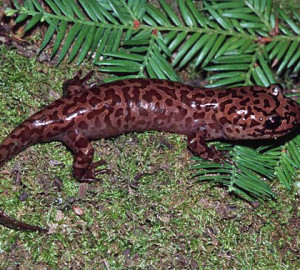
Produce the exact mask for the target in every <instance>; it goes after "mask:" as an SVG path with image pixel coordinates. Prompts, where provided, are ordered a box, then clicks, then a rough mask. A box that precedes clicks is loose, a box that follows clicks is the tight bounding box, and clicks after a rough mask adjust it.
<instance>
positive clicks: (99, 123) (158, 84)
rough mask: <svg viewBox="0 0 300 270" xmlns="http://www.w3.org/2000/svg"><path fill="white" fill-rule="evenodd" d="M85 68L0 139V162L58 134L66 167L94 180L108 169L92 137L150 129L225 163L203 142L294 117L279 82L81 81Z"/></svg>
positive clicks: (257, 133) (267, 132) (287, 125)
mask: <svg viewBox="0 0 300 270" xmlns="http://www.w3.org/2000/svg"><path fill="white" fill-rule="evenodd" d="M91 76H92V73H89V74H88V75H87V76H85V77H84V78H81V73H78V74H77V75H76V76H75V77H74V78H73V79H71V80H67V81H66V82H65V83H64V84H63V90H64V95H63V97H62V98H60V99H58V100H56V101H54V102H53V103H52V104H50V105H48V106H46V107H45V108H43V109H42V110H41V111H39V112H37V113H36V114H34V115H32V116H31V117H29V118H28V119H26V120H25V121H24V122H23V123H22V124H20V125H19V126H18V127H17V128H16V129H15V130H13V131H12V132H11V133H10V134H9V135H8V136H7V137H6V139H4V141H3V142H2V144H1V145H0V166H2V165H3V163H4V162H6V161H7V160H9V159H11V158H12V157H13V156H15V155H16V154H17V153H19V152H20V151H21V150H23V149H25V148H27V147H29V146H30V145H32V144H35V143H40V142H48V141H54V140H55V141H61V142H63V143H64V144H65V145H66V146H68V147H69V148H70V150H71V151H72V152H73V154H74V162H73V174H74V176H75V178H76V179H77V180H78V181H80V182H93V181H97V180H98V175H99V174H101V173H105V172H107V171H106V170H103V169H102V170H97V167H98V166H99V165H101V164H104V163H105V162H104V161H103V160H101V161H98V162H94V163H93V156H94V150H93V146H92V144H91V140H96V139H99V138H111V137H115V136H118V135H120V134H124V133H129V132H143V131H147V130H156V131H163V132H171V133H178V134H183V135H186V137H187V145H188V148H189V149H190V150H191V152H192V153H193V154H195V155H196V156H199V157H201V158H203V159H206V160H211V161H214V162H224V160H226V157H225V156H224V155H223V154H222V153H221V152H219V151H217V150H216V149H214V148H211V147H209V146H208V145H207V144H206V141H210V140H216V139H230V140H240V139H242V140H244V139H247V140H249V139H250V140H252V139H269V138H272V139H276V138H278V137H280V136H283V135H285V134H287V133H289V132H290V131H291V130H292V129H294V127H295V126H297V125H298V124H299V122H300V109H299V107H298V104H297V103H296V102H295V101H293V100H292V99H290V98H287V97H285V96H284V95H283V91H282V88H281V87H280V85H277V84H273V85H271V86H269V87H261V86H241V87H234V88H230V89H209V88H208V89H200V88H196V87H192V86H189V85H185V84H182V83H178V82H172V81H166V80H160V79H127V80H119V81H114V82H110V83H106V84H103V85H100V86H96V85H88V84H87V80H88V79H90V78H91ZM0 222H1V223H2V224H4V225H6V226H8V227H12V228H15V229H22V230H30V231H46V229H44V228H41V227H38V226H33V225H29V224H27V223H24V222H21V221H18V220H15V219H13V218H11V217H9V216H8V215H6V214H5V213H4V212H3V211H2V210H0Z"/></svg>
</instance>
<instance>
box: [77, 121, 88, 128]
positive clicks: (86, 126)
mask: <svg viewBox="0 0 300 270" xmlns="http://www.w3.org/2000/svg"><path fill="white" fill-rule="evenodd" d="M78 127H79V128H80V129H84V130H85V129H87V128H88V125H87V123H86V122H85V121H81V122H80V123H79V124H78Z"/></svg>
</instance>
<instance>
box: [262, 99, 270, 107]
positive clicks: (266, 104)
mask: <svg viewBox="0 0 300 270" xmlns="http://www.w3.org/2000/svg"><path fill="white" fill-rule="evenodd" d="M264 106H265V107H266V108H270V107H271V105H270V102H269V100H267V99H264Z"/></svg>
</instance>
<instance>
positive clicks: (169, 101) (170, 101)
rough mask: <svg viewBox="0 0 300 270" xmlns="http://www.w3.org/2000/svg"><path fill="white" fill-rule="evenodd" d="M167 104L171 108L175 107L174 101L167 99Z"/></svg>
mask: <svg viewBox="0 0 300 270" xmlns="http://www.w3.org/2000/svg"><path fill="white" fill-rule="evenodd" d="M165 103H166V105H167V106H169V107H171V106H173V100H172V99H169V98H167V99H166V101H165Z"/></svg>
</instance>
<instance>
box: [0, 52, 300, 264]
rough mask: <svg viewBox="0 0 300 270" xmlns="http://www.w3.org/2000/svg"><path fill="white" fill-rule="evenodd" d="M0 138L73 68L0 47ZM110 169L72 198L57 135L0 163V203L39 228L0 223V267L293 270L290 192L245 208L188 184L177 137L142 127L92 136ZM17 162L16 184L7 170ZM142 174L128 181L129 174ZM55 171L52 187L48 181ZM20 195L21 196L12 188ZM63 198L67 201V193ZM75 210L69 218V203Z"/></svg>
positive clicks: (74, 187) (46, 99) (216, 191)
mask: <svg viewBox="0 0 300 270" xmlns="http://www.w3.org/2000/svg"><path fill="white" fill-rule="evenodd" d="M0 63H1V69H0V89H1V91H0V96H1V97H0V123H1V130H0V140H2V139H3V138H4V137H5V136H6V135H7V134H8V133H9V132H10V131H11V130H12V129H13V128H14V127H16V126H17V125H18V124H20V122H21V121H22V120H24V119H26V117H28V116H29V115H30V114H32V113H33V112H35V111H37V110H38V109H40V108H41V107H42V106H43V105H46V104H49V103H51V101H52V100H54V99H55V98H57V97H59V96H60V95H61V92H62V91H61V85H62V82H63V81H64V80H65V79H66V78H70V77H71V76H72V74H73V73H75V68H70V69H69V68H68V72H65V70H66V68H65V67H63V66H61V67H48V66H46V65H41V64H39V63H37V62H36V61H35V60H32V59H31V60H28V59H27V58H25V57H22V56H20V55H18V54H17V53H16V52H14V51H13V50H7V49H5V48H3V47H1V48H0ZM94 145H95V152H96V157H95V158H96V159H97V160H99V159H102V158H103V159H105V160H106V161H107V162H108V164H109V166H110V167H111V169H112V171H113V174H112V175H111V176H104V177H103V182H99V183H94V184H91V185H90V188H89V191H88V192H87V194H86V196H84V197H83V198H80V197H79V196H78V189H79V184H78V183H77V182H76V181H75V179H74V178H73V177H72V175H71V167H72V159H73V158H72V155H71V153H70V152H69V151H67V150H66V148H65V147H64V146H63V145H62V144H61V143H58V142H52V143H48V144H43V145H41V144H39V145H36V146H33V147H30V148H29V149H27V150H25V151H23V152H22V153H20V154H19V155H17V156H16V157H15V158H14V159H13V160H11V161H9V162H7V163H6V164H5V165H4V166H3V167H2V168H1V169H0V195H1V197H0V198H1V199H0V207H1V208H2V209H5V210H6V211H7V212H8V213H9V214H11V215H13V216H15V217H17V218H21V219H22V220H25V221H28V222H30V223H33V224H40V225H46V224H47V225H49V226H50V227H52V228H53V233H51V234H46V235H39V234H36V233H26V232H18V231H14V230H10V229H7V228H5V227H3V226H1V227H0V235H1V238H0V268H1V269H7V268H9V267H15V266H16V265H19V266H20V268H21V269H36V268H39V267H41V268H42V267H44V268H48V269H71V268H73V269H99V268H100V269H106V266H105V265H109V267H110V269H148V268H151V267H152V268H154V269H167V268H172V269H196V268H200V269H296V268H299V267H300V265H299V261H298V260H297V254H296V252H297V249H298V247H299V241H300V239H299V233H298V229H297V222H299V216H297V209H298V208H297V207H299V206H298V205H297V198H296V196H294V195H293V194H288V193H287V192H286V191H285V193H284V194H283V193H282V194H281V193H280V190H279V191H278V193H279V198H278V201H274V202H273V201H269V202H266V203H265V204H263V205H261V206H260V207H259V208H257V209H254V208H252V207H251V206H249V205H248V204H247V203H245V202H243V201H241V200H240V199H238V198H236V197H233V196H228V194H227V193H226V192H225V189H223V188H218V187H215V188H208V187H209V186H210V185H209V184H199V183H196V182H194V180H193V179H192V178H191V174H190V171H189V157H190V155H189V153H188V151H186V149H185V148H186V146H185V140H184V138H183V137H182V136H177V135H170V134H163V133H157V132H148V133H144V134H129V135H126V136H120V137H119V138H116V139H113V140H99V141H96V142H94ZM15 164H19V167H20V170H21V174H20V176H21V180H22V183H23V185H24V186H21V187H20V186H15V185H13V178H12V177H10V175H9V173H10V172H11V171H12V169H13V168H14V166H15ZM141 172H144V173H147V172H148V173H150V174H149V175H144V176H142V177H141V178H140V179H135V176H137V175H138V174H139V173H141ZM55 178H60V179H61V180H62V182H63V185H62V188H61V189H58V188H56V187H55V185H53V181H54V179H55ZM22 192H26V193H27V194H28V198H27V200H25V201H24V202H21V201H20V199H19V195H20V194H21V193H22ZM71 197H73V198H74V199H71V200H70V198H71ZM74 200H75V202H74V203H73V204H74V205H78V206H79V207H81V208H82V209H83V210H84V212H85V213H84V215H83V216H81V217H78V216H76V215H75V213H74V212H73V210H72V207H71V206H72V201H74Z"/></svg>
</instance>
